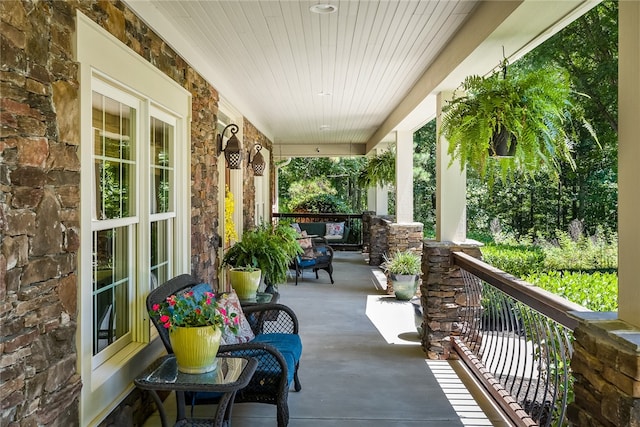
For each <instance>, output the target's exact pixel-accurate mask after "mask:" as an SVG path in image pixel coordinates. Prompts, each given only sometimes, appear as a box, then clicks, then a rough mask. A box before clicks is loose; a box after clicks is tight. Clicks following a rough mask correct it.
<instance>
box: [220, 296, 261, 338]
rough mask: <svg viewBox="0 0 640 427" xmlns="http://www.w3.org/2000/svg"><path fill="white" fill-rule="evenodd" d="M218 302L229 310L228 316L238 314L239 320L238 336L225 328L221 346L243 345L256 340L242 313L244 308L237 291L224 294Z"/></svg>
mask: <svg viewBox="0 0 640 427" xmlns="http://www.w3.org/2000/svg"><path fill="white" fill-rule="evenodd" d="M218 302H219V304H220V306H221V307H223V308H224V309H225V310H227V315H230V314H231V313H236V314H237V315H238V319H239V322H238V334H237V335H236V334H234V333H233V332H232V331H231V330H229V328H224V329H223V330H222V339H221V341H220V344H222V345H230V344H241V343H245V342H249V341H251V340H253V339H254V338H255V335H254V333H253V331H252V330H251V326H250V325H249V322H248V321H247V318H246V317H245V315H244V312H243V311H242V306H241V305H240V300H239V299H238V295H237V294H236V291H234V290H232V291H231V292H229V293H226V294H222V296H220V297H219V300H218Z"/></svg>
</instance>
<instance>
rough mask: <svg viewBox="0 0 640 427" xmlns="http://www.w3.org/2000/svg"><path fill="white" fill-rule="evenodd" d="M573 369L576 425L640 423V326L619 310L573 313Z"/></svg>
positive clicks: (632, 425) (572, 417)
mask: <svg viewBox="0 0 640 427" xmlns="http://www.w3.org/2000/svg"><path fill="white" fill-rule="evenodd" d="M571 314H572V315H573V316H574V317H576V318H577V319H578V320H579V321H580V323H579V325H578V327H577V328H576V329H575V331H574V338H575V341H574V352H573V357H572V359H571V370H572V373H573V377H574V379H575V382H574V393H575V401H574V402H573V403H571V404H570V405H569V408H568V419H569V421H570V422H571V424H572V425H575V426H590V427H618V426H629V427H640V330H639V329H637V328H635V327H633V326H631V325H629V324H627V323H625V322H623V321H621V320H618V318H617V313H601V312H581V313H571Z"/></svg>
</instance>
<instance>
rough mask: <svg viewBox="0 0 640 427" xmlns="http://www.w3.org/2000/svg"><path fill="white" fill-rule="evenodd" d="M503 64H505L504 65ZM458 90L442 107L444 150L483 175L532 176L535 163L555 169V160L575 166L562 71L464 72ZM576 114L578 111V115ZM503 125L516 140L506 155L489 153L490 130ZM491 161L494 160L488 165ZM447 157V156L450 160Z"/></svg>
mask: <svg viewBox="0 0 640 427" xmlns="http://www.w3.org/2000/svg"><path fill="white" fill-rule="evenodd" d="M504 67H506V64H505V65H504ZM462 90H463V91H464V95H461V96H457V97H455V98H454V99H453V100H452V101H451V102H450V103H449V104H447V105H446V106H445V107H444V108H443V118H442V126H441V135H443V136H444V137H445V138H446V139H447V140H448V141H449V148H448V153H449V155H450V156H451V157H452V159H459V160H460V162H461V165H462V166H464V165H467V166H469V167H471V168H473V169H475V170H477V171H478V173H479V174H480V176H481V177H484V176H485V175H486V174H487V173H488V174H489V181H490V182H493V180H494V176H495V175H497V176H499V177H500V178H501V179H502V180H503V181H506V180H507V179H509V178H513V176H514V175H515V174H516V173H526V174H528V175H529V176H530V177H533V175H534V173H535V172H536V171H538V170H540V169H545V170H547V171H549V172H550V173H551V174H552V175H555V174H557V170H558V169H559V162H562V161H566V162H567V163H568V164H569V165H571V166H572V167H575V164H574V162H573V158H572V156H571V147H572V141H571V138H570V137H571V135H573V134H574V133H573V132H571V131H570V129H571V126H572V123H573V121H572V120H571V117H572V114H578V115H579V114H580V110H577V109H574V108H573V105H572V101H571V98H572V91H571V84H570V80H569V76H568V73H567V72H566V71H565V70H563V69H561V68H557V67H556V68H554V67H545V68H541V69H537V70H533V71H527V72H523V71H518V70H517V69H513V70H512V71H511V72H510V73H509V74H508V75H507V77H505V78H503V77H502V76H501V73H494V74H493V75H491V76H489V77H486V78H484V77H479V76H470V77H468V78H467V79H465V81H464V82H463V84H462ZM580 118H581V119H582V117H580ZM503 130H504V131H507V132H509V133H510V134H511V135H512V136H513V140H514V141H516V142H517V145H516V149H515V154H514V156H513V157H511V158H495V157H494V158H492V157H491V156H490V144H491V141H492V139H493V137H494V135H495V134H498V133H500V132H501V131H503ZM490 160H491V163H496V164H497V166H496V165H490V164H489V161H490ZM452 161H453V160H452Z"/></svg>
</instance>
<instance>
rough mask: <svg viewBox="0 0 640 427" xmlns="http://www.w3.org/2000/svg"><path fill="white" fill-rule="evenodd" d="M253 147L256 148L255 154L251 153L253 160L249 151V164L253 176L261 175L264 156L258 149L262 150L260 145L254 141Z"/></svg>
mask: <svg viewBox="0 0 640 427" xmlns="http://www.w3.org/2000/svg"><path fill="white" fill-rule="evenodd" d="M253 148H255V149H256V154H254V155H253V160H251V153H249V165H251V167H252V168H253V174H254V175H255V176H262V175H263V174H264V167H265V162H264V157H263V156H262V153H261V152H260V150H262V145H260V144H258V143H256V145H254V146H253Z"/></svg>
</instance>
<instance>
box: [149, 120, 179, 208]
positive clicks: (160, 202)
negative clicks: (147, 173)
mask: <svg viewBox="0 0 640 427" xmlns="http://www.w3.org/2000/svg"><path fill="white" fill-rule="evenodd" d="M173 138H174V127H173V126H172V125H170V124H167V123H165V122H163V121H162V120H160V119H157V118H155V117H152V118H151V144H150V145H151V146H150V149H151V165H150V166H151V213H163V212H169V211H171V210H172V209H173V208H172V206H171V198H172V193H171V176H172V173H173Z"/></svg>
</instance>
